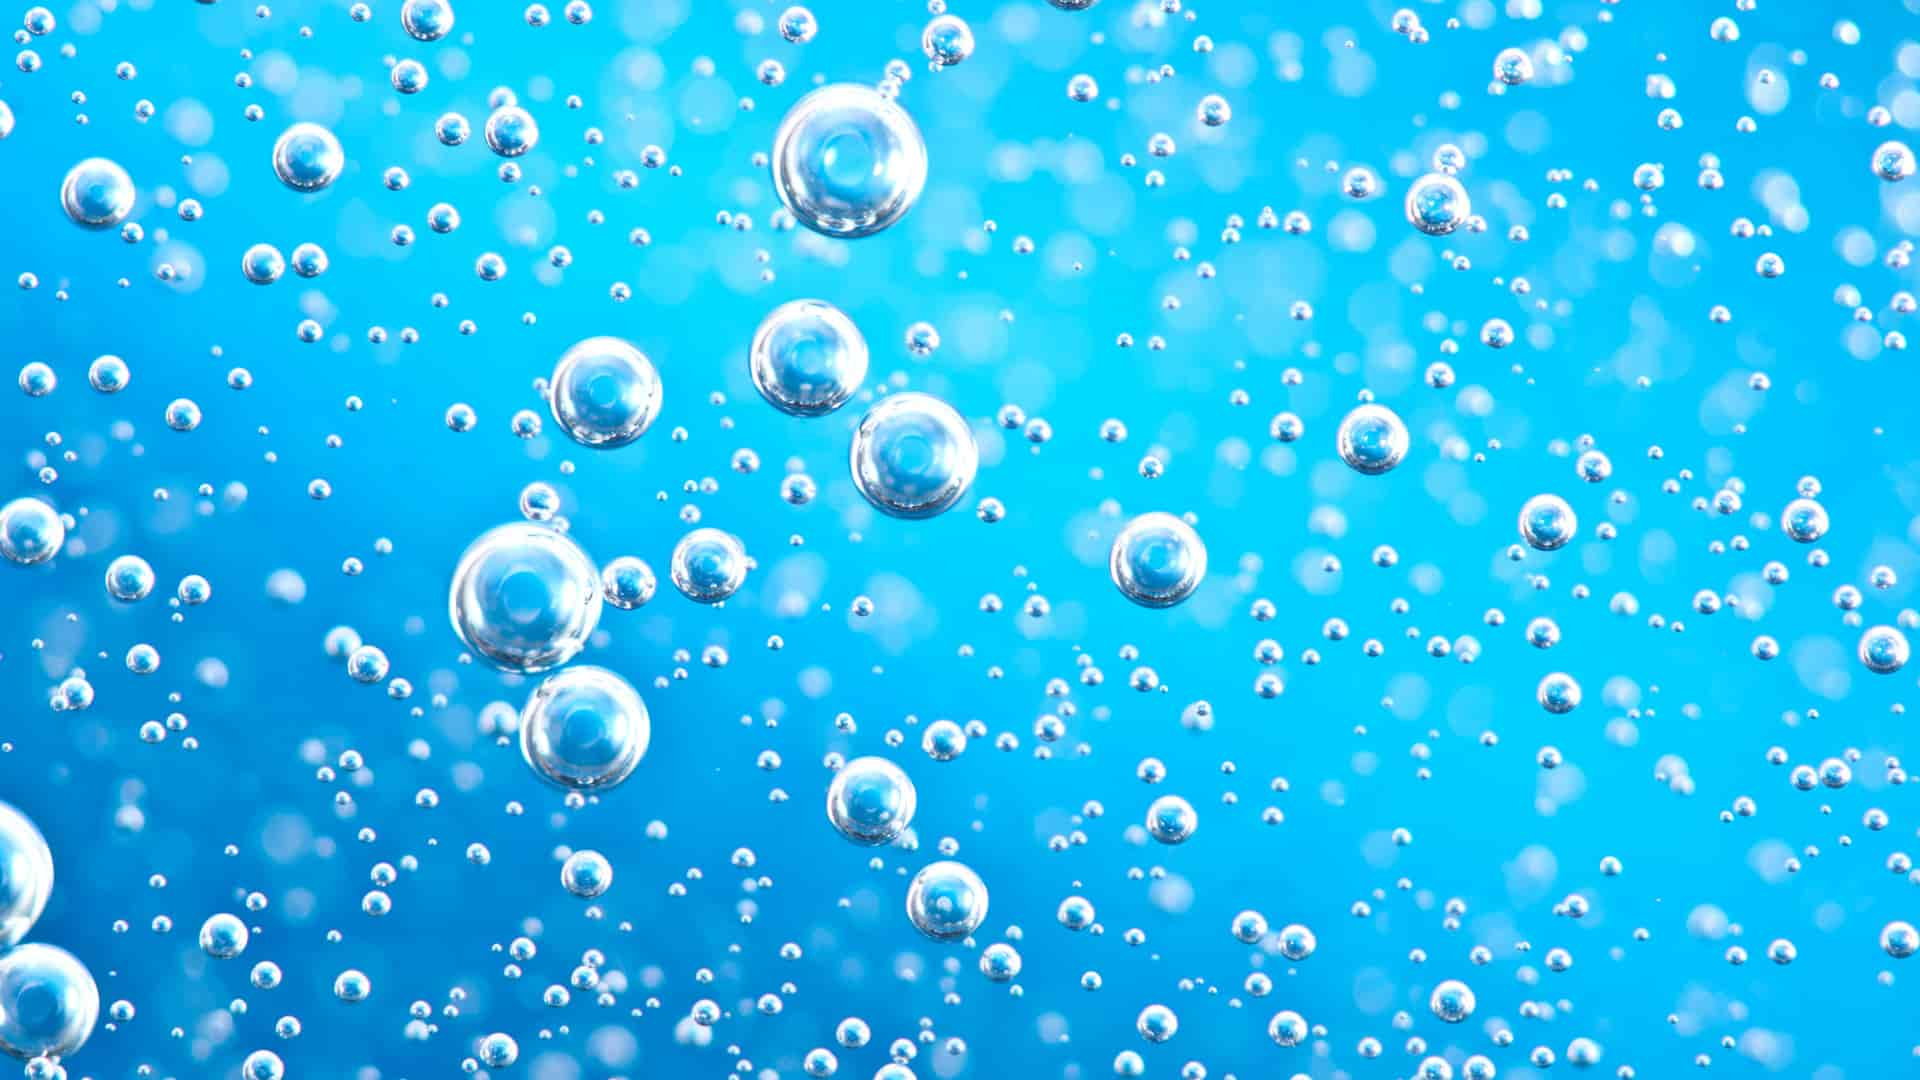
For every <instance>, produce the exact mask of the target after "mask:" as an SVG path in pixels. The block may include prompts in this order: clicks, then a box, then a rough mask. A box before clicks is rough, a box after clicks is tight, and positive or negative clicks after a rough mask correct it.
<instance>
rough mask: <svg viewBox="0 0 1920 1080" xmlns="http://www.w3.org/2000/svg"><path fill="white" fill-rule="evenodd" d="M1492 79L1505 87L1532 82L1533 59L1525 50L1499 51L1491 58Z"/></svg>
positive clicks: (1507, 49) (1509, 49)
mask: <svg viewBox="0 0 1920 1080" xmlns="http://www.w3.org/2000/svg"><path fill="white" fill-rule="evenodd" d="M1493 78H1494V80H1495V81H1496V82H1499V83H1502V84H1504V85H1507V86H1519V85H1521V84H1523V83H1529V82H1532V81H1533V57H1531V56H1528V55H1527V51H1526V50H1525V49H1515V48H1506V49H1501V50H1500V52H1499V54H1498V55H1496V56H1495V57H1494V58H1493Z"/></svg>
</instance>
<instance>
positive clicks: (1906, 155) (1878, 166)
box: [1873, 139, 1914, 184]
mask: <svg viewBox="0 0 1920 1080" xmlns="http://www.w3.org/2000/svg"><path fill="white" fill-rule="evenodd" d="M1913 172H1914V158H1913V148H1912V147H1910V146H1908V145H1907V144H1906V143H1903V142H1901V141H1900V140H1898V139H1888V140H1887V141H1886V142H1883V143H1881V144H1880V145H1879V146H1876V147H1874V148H1873V174H1874V175H1875V176H1878V177H1879V178H1880V179H1882V180H1885V181H1886V182H1888V183H1889V184H1891V183H1894V182H1896V181H1900V180H1905V179H1906V178H1907V177H1909V176H1912V175H1913Z"/></svg>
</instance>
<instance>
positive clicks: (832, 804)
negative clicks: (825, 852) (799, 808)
mask: <svg viewBox="0 0 1920 1080" xmlns="http://www.w3.org/2000/svg"><path fill="white" fill-rule="evenodd" d="M914 805H915V795H914V790H913V781H912V780H911V779H909V778H908V777H907V774H906V773H905V772H903V771H901V768H900V766H898V765H895V764H894V763H893V762H891V761H888V760H887V759H886V758H880V757H861V758H854V759H853V760H852V761H849V762H847V763H846V764H845V765H843V766H841V767H840V771H839V772H837V773H835V774H834V775H833V783H831V784H829V785H828V786H827V820H828V821H831V822H832V823H833V827H834V828H836V829H838V830H840V835H842V836H844V837H846V838H847V839H849V840H851V841H853V842H854V843H856V844H869V845H879V844H888V843H892V842H893V841H894V840H897V839H899V837H900V834H901V833H903V832H905V831H906V829H907V826H908V825H909V824H911V823H912V822H913V810H914Z"/></svg>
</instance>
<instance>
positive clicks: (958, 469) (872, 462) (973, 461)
mask: <svg viewBox="0 0 1920 1080" xmlns="http://www.w3.org/2000/svg"><path fill="white" fill-rule="evenodd" d="M852 459H853V486H854V487H856V488H858V489H859V491H860V494H861V495H863V496H865V497H866V500H867V501H868V502H870V503H872V504H873V505H874V507H875V508H876V509H878V510H879V511H880V512H881V513H884V514H888V515H891V516H893V517H898V518H929V517H934V516H936V515H938V514H942V513H944V512H946V511H947V510H948V509H949V508H951V507H952V506H953V504H955V503H957V502H959V501H960V499H961V498H962V497H964V496H965V495H966V493H967V489H968V488H969V487H971V486H973V474H974V471H975V469H977V468H978V467H979V463H980V453H979V449H978V447H976V446H975V445H974V441H973V431H972V429H971V428H969V427H968V426H967V422H966V420H964V419H962V418H961V416H960V414H959V413H957V412H955V411H954V409H953V406H951V405H948V404H947V403H946V402H944V401H941V400H940V399H939V398H936V397H933V396H931V395H928V394H921V393H915V392H907V393H902V394H894V395H893V396H891V397H889V398H887V399H885V400H884V401H881V402H880V403H879V404H878V405H875V406H874V407H873V408H871V409H869V410H867V415H865V416H863V417H861V418H860V426H859V427H858V428H857V429H855V431H854V433H853V449H852Z"/></svg>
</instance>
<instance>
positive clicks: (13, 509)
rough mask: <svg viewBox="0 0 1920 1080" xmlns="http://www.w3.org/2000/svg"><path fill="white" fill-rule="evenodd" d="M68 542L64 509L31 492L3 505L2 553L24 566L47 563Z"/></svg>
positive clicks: (0, 508) (0, 525) (0, 526)
mask: <svg viewBox="0 0 1920 1080" xmlns="http://www.w3.org/2000/svg"><path fill="white" fill-rule="evenodd" d="M66 542H67V525H66V522H65V521H63V520H61V517H60V512H59V511H57V510H55V509H54V508H53V507H51V506H48V505H47V504H46V503H45V502H43V501H41V500H39V499H36V498H34V497H33V496H31V495H26V496H22V497H21V498H18V499H15V500H13V501H12V502H10V503H8V504H7V505H5V506H0V555H4V556H6V558H7V561H9V562H16V563H19V564H21V565H22V566H31V565H33V564H34V563H43V562H46V561H47V560H48V559H51V558H53V557H54V556H55V555H57V554H59V553H60V548H61V545H63V544H65V543H66Z"/></svg>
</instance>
